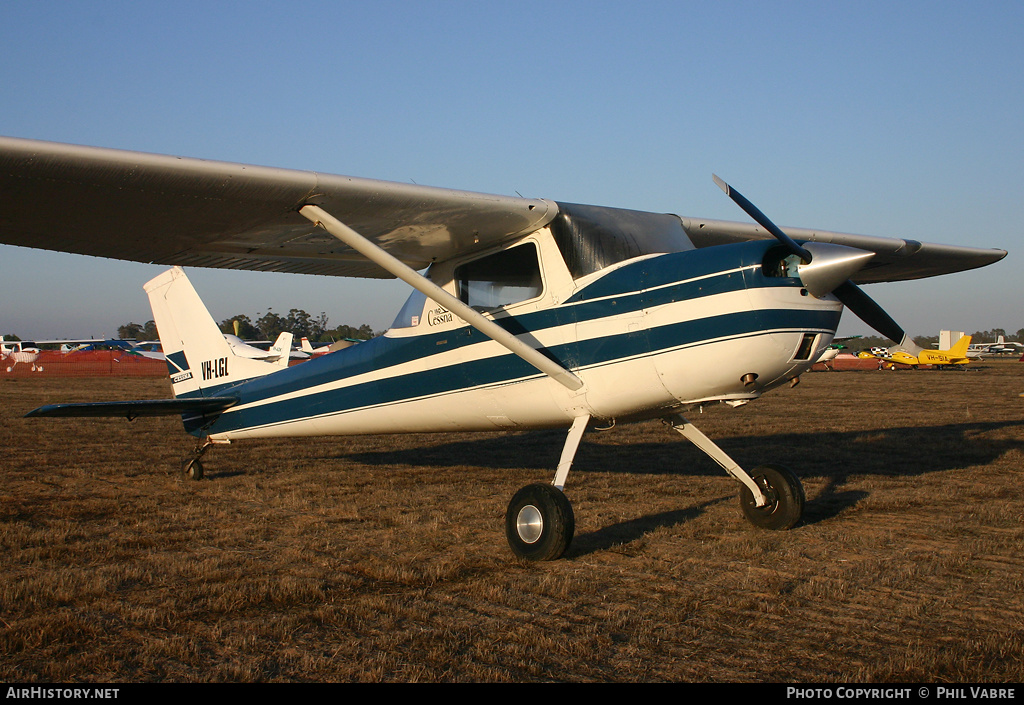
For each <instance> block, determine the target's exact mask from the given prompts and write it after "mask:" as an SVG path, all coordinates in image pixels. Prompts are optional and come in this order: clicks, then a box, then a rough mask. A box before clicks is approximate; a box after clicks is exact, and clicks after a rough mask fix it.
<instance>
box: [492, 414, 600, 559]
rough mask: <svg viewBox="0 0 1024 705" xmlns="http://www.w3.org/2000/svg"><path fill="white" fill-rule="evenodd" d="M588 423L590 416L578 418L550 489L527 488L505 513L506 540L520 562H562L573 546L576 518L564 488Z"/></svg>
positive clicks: (566, 441)
mask: <svg viewBox="0 0 1024 705" xmlns="http://www.w3.org/2000/svg"><path fill="white" fill-rule="evenodd" d="M589 421H590V416H577V417H576V419H575V420H573V422H572V427H571V428H570V429H569V435H568V436H567V437H566V439H565V445H564V446H563V447H562V456H561V458H560V459H559V461H558V468H557V470H556V471H555V479H554V481H553V482H552V483H551V484H550V485H547V484H543V483H536V484H532V485H527V486H526V487H524V488H522V489H521V490H519V491H518V492H516V494H515V496H514V497H513V498H512V501H511V502H509V505H508V509H507V510H506V512H505V537H506V538H507V539H508V545H509V547H510V548H511V549H512V552H513V553H515V554H516V555H517V556H519V557H520V558H525V559H526V560H530V561H552V560H555V559H556V558H560V557H561V556H562V554H564V553H565V551H566V549H567V548H568V547H569V544H570V543H572V537H573V534H574V533H575V532H576V518H575V516H574V515H573V511H572V504H571V503H570V502H569V499H568V498H567V497H566V496H565V493H564V492H563V488H564V487H565V480H566V478H567V477H568V475H569V469H570V468H571V467H572V461H573V458H575V457H576V451H577V450H578V449H579V446H580V439H582V438H583V432H584V431H585V430H586V428H587V423H588V422H589Z"/></svg>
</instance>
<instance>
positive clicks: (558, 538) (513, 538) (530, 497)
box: [505, 483, 576, 561]
mask: <svg viewBox="0 0 1024 705" xmlns="http://www.w3.org/2000/svg"><path fill="white" fill-rule="evenodd" d="M575 532H576V518H575V516H574V515H573V512H572V504H570V503H569V499H568V498H567V497H566V496H565V494H564V493H563V492H562V491H561V490H559V489H558V488H557V487H555V486H554V485H545V484H541V483H537V484H534V485H527V486H526V487H524V488H523V489H521V490H519V491H518V492H516V494H515V496H514V497H513V498H512V501H511V502H509V504H508V510H507V511H506V512H505V537H506V538H507V539H508V545H509V547H510V548H511V549H512V552H513V553H515V554H516V555H517V556H519V557H520V558H525V559H526V560H528V561H553V560H555V559H557V558H561V556H562V554H564V553H565V550H566V549H567V548H569V544H570V543H572V537H573V534H574V533H575Z"/></svg>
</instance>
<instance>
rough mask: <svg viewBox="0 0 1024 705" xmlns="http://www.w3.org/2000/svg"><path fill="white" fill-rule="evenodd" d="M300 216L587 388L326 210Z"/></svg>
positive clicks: (572, 384)
mask: <svg viewBox="0 0 1024 705" xmlns="http://www.w3.org/2000/svg"><path fill="white" fill-rule="evenodd" d="M299 213H301V214H302V215H303V216H305V217H306V218H308V219H309V220H310V221H312V222H313V223H314V224H315V225H319V226H320V227H322V228H323V229H324V230H326V231H327V232H329V233H330V234H331V235H333V236H334V237H336V238H338V239H339V240H341V241H342V242H343V243H345V244H346V245H348V246H349V247H351V248H352V249H353V250H355V251H356V252H358V253H359V254H361V255H363V256H364V257H366V258H367V259H369V260H370V261H371V262H374V263H376V264H378V265H380V266H381V267H383V268H384V269H386V270H387V271H388V272H390V273H391V274H394V275H395V276H396V277H398V278H399V279H401V280H402V281H404V282H405V283H407V284H409V285H410V286H411V287H413V288H414V289H417V290H418V291H421V292H423V293H424V294H425V295H426V296H429V297H430V298H431V299H433V300H434V301H436V302H437V303H439V304H441V305H442V306H444V307H445V308H446V309H448V310H449V311H451V312H452V313H454V314H455V315H456V316H458V317H459V318H461V319H462V320H464V321H465V322H466V323H468V324H469V325H471V326H473V327H474V328H476V329H477V330H478V331H480V332H481V333H483V334H484V335H486V336H487V337H488V338H490V339H491V340H494V341H495V342H496V343H500V344H501V345H503V346H505V347H506V348H508V349H509V350H510V351H511V352H513V353H515V354H516V355H518V356H519V357H521V358H522V359H524V360H526V361H527V362H528V363H530V364H531V365H533V366H534V367H536V368H537V369H538V370H540V371H541V372H543V373H544V374H546V375H548V376H549V377H552V378H553V379H554V380H555V381H557V382H558V383H559V384H561V385H562V386H564V387H566V388H568V389H569V390H571V391H576V390H577V389H579V388H580V387H582V386H583V381H582V380H580V378H579V377H577V376H576V375H574V374H573V373H572V372H570V371H569V370H567V369H565V368H564V367H562V366H561V365H560V364H558V363H557V362H555V361H554V360H552V359H551V358H549V357H547V356H546V355H544V354H543V353H541V352H540V351H538V350H536V349H534V348H532V347H530V346H529V345H527V344H526V343H524V342H523V341H521V340H519V338H517V337H515V336H514V335H512V334H511V333H509V332H508V331H507V330H505V329H504V328H502V327H501V326H499V325H498V324H497V323H495V322H494V321H492V320H491V319H489V318H487V317H485V316H483V315H482V314H480V313H479V312H478V311H474V310H473V309H472V308H470V307H469V306H467V305H466V304H464V303H463V302H461V301H459V300H458V299H457V298H455V297H454V296H452V295H451V294H449V293H448V292H447V291H445V290H444V289H442V288H441V287H439V286H438V285H437V284H435V283H434V282H432V281H430V280H429V279H427V278H426V277H424V276H423V275H421V274H419V273H418V272H416V271H415V270H414V269H412V268H411V267H409V266H408V265H406V264H405V263H403V262H401V261H399V260H398V259H396V258H395V257H393V256H392V255H390V254H389V253H387V252H386V251H384V250H383V249H381V248H380V247H378V246H377V245H375V244H373V243H372V242H370V241H369V240H367V239H366V238H365V237H363V236H362V235H360V234H359V233H357V232H356V231H355V230H353V229H352V228H350V227H348V226H347V225H345V224H344V223H342V222H341V221H340V220H338V219H337V218H335V217H334V216H332V215H331V214H330V213H328V212H327V211H325V210H324V209H323V208H320V207H319V206H314V205H307V206H303V207H302V208H300V209H299Z"/></svg>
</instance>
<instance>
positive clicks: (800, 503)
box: [740, 465, 804, 531]
mask: <svg viewBox="0 0 1024 705" xmlns="http://www.w3.org/2000/svg"><path fill="white" fill-rule="evenodd" d="M750 476H751V477H752V478H753V479H754V482H756V483H757V486H758V487H760V488H761V492H762V493H763V494H764V495H765V497H767V499H768V503H767V504H766V505H764V506H763V507H759V506H757V502H756V501H755V500H754V494H753V492H751V491H750V489H749V488H747V487H746V485H743V486H742V488H741V489H740V506H741V507H742V508H743V514H744V515H745V516H746V517H747V520H748V521H749V522H750V523H751V524H753V525H754V526H758V527H760V528H762V529H771V530H773V531H785V530H786V529H791V528H793V527H794V526H796V524H797V523H798V522H799V521H800V518H801V517H802V516H803V513H804V486H803V485H802V484H800V478H798V477H797V476H796V475H795V474H794V473H793V471H792V470H790V469H789V468H787V467H784V466H782V465H762V466H761V467H758V468H754V470H753V471H752V472H751V473H750Z"/></svg>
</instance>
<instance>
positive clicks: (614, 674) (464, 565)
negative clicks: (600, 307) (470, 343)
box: [0, 362, 1024, 683]
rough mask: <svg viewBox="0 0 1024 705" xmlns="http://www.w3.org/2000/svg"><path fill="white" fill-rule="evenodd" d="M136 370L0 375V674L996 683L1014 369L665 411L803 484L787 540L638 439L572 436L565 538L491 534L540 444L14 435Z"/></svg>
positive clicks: (56, 430)
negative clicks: (185, 472)
mask: <svg viewBox="0 0 1024 705" xmlns="http://www.w3.org/2000/svg"><path fill="white" fill-rule="evenodd" d="M168 392H169V389H168V385H167V384H166V383H165V382H164V381H163V380H157V379H144V378H143V379H112V378H100V379H73V380H53V379H49V380H44V379H19V380H16V381H14V380H7V381H0V413H2V415H3V416H2V418H3V422H2V425H0V440H2V443H3V449H4V450H3V452H4V459H5V463H4V478H3V480H4V481H3V485H2V487H0V576H2V577H0V679H2V680H3V681H5V682H64V683H70V682H89V681H92V682H143V681H174V682H187V681H204V682H205V681H229V682H239V681H293V682H319V681H421V682H422V681H490V682H494V681H514V682H522V681H574V682H584V681H589V682H594V681H597V682H624V681H714V682H723V681H727V682H818V683H821V682H893V681H901V682H922V681H924V682H936V683H938V682H964V681H971V682H1020V681H1022V680H1024V665H1022V664H1024V487H1022V477H1024V475H1022V473H1021V469H1022V464H1024V398H1021V397H1020V396H1019V394H1020V393H1021V392H1024V364H1022V363H1017V362H992V363H983V364H980V365H977V367H976V368H975V369H971V370H967V371H960V372H956V371H954V372H949V371H946V372H937V371H926V370H920V371H899V372H878V371H862V372H837V373H829V372H816V373H811V374H807V375H805V376H804V378H803V380H802V384H800V385H799V386H798V387H796V388H794V389H781V390H777V391H775V392H772V393H770V394H768V395H766V396H765V397H764V398H763V399H761V400H759V401H757V402H755V403H753V404H750V405H748V406H746V407H743V408H739V409H730V408H728V407H725V406H718V407H715V408H713V409H708V410H707V411H706V412H705V413H703V414H693V415H692V416H691V419H692V420H693V421H695V422H696V423H697V424H698V425H699V427H700V428H701V429H702V430H703V431H704V432H705V433H707V434H708V435H709V436H711V437H712V438H714V439H716V440H717V441H719V442H720V443H721V445H722V446H723V447H724V448H725V449H726V450H727V451H728V452H730V453H731V454H733V455H734V457H736V459H737V460H738V461H739V462H741V463H743V464H745V465H747V466H748V467H753V466H754V465H756V464H758V463H760V462H767V461H771V462H783V463H786V464H788V465H790V466H791V467H793V468H794V469H795V470H797V472H798V474H799V475H800V477H801V478H802V479H803V481H804V484H805V488H806V492H807V500H808V504H807V510H806V515H805V520H804V522H803V523H802V524H801V525H799V526H798V527H796V528H795V529H793V530H791V531H789V532H766V531H762V530H758V529H755V528H754V527H752V526H751V525H749V524H747V523H746V521H745V520H744V519H743V517H742V515H741V512H740V509H739V504H738V499H737V494H738V492H737V490H738V486H737V485H736V483H734V482H733V481H732V480H731V479H729V478H728V477H727V476H726V475H725V473H724V472H722V471H721V470H720V469H719V468H718V467H717V466H715V465H714V464H713V463H712V462H711V461H709V460H708V459H706V458H705V457H704V456H703V455H702V454H701V453H700V452H699V451H697V450H696V449H695V448H693V447H692V446H690V445H689V444H688V443H687V442H686V441H685V440H684V439H683V438H682V437H681V436H679V435H678V434H676V433H674V432H673V431H672V430H671V429H669V428H667V427H665V426H663V425H661V424H660V423H657V422H652V423H644V424H638V425H632V426H621V427H617V428H614V429H613V430H610V431H605V432H600V433H598V432H594V433H588V434H587V436H586V437H585V438H584V442H583V446H582V448H581V450H580V453H579V455H578V456H577V463H576V466H575V469H574V471H573V472H572V473H571V474H570V476H569V484H568V486H567V493H568V494H569V497H570V499H571V500H572V501H573V505H574V508H575V511H576V519H577V530H576V540H575V542H574V544H573V546H572V547H571V548H570V551H569V553H568V555H567V557H566V558H564V559H562V560H560V561H556V562H552V563H541V564H533V563H524V562H520V561H518V560H516V559H515V558H514V557H513V556H512V554H511V552H510V551H509V549H508V548H507V546H506V544H505V539H504V535H503V515H504V511H505V506H506V504H507V502H508V500H509V499H510V497H511V496H512V494H513V493H514V492H515V491H516V490H517V489H518V488H519V487H521V486H522V485H525V484H527V483H530V482H534V481H550V479H551V477H552V476H553V468H554V465H555V463H556V462H557V459H558V454H559V450H560V448H561V444H562V440H563V434H562V433H561V432H557V433H552V432H544V433H509V434H477V435H469V434H466V435H408V436H388V437H382V436H375V437H356V438H329V439H315V440H297V441H290V440H289V441H276V442H269V441H268V442H246V443H237V444H233V445H231V446H228V447H218V448H215V449H213V450H212V451H211V452H210V453H209V454H207V456H206V457H205V458H204V463H205V465H206V472H207V477H206V479H204V480H203V481H201V482H192V481H188V480H186V479H184V478H183V477H182V476H181V475H180V474H179V471H178V466H179V462H180V460H181V459H182V458H183V457H184V456H185V455H186V454H187V452H188V451H189V450H190V449H191V446H192V444H191V439H190V437H188V436H186V435H185V434H184V433H183V432H182V431H181V429H180V425H179V424H178V422H177V421H176V420H170V419H139V420H137V421H135V422H132V423H129V422H127V421H124V420H120V419H110V420H91V419H84V420H74V419H69V420H49V421H48V420H28V419H23V418H21V415H22V414H24V413H25V412H26V411H28V410H30V409H32V408H34V407H36V406H38V405H41V404H44V403H51V402H56V401H84V400H102V399H124V398H147V397H164V396H167V394H168Z"/></svg>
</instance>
